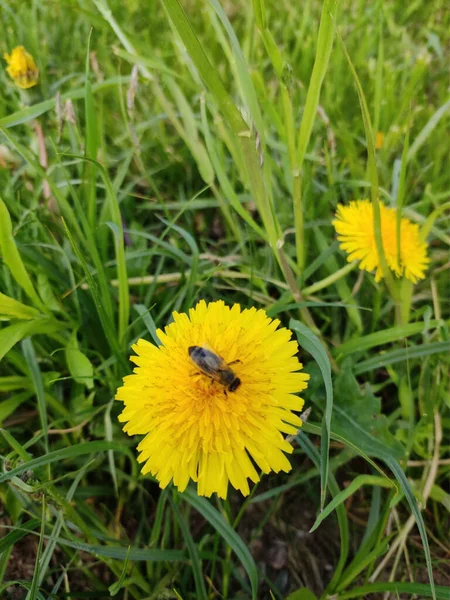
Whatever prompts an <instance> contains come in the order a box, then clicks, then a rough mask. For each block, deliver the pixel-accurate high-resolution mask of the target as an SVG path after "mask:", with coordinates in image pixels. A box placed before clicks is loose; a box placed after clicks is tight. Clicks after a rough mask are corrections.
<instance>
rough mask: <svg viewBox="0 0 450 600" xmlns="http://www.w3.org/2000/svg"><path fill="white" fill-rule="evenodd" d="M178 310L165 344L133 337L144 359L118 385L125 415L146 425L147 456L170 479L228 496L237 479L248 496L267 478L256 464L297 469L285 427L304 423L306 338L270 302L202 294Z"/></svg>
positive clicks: (131, 424)
mask: <svg viewBox="0 0 450 600" xmlns="http://www.w3.org/2000/svg"><path fill="white" fill-rule="evenodd" d="M173 319H174V321H173V323H171V324H170V325H168V326H167V327H166V328H165V329H164V332H163V331H161V330H158V337H159V339H160V341H161V346H159V347H157V346H154V345H153V344H151V343H149V342H147V341H146V340H142V339H141V340H139V341H138V342H137V343H136V344H135V345H134V346H133V350H134V351H135V352H136V356H132V357H131V360H132V361H133V362H134V363H135V364H136V365H137V368H135V369H134V373H133V374H132V375H128V376H127V377H125V378H124V380H123V381H124V382H123V386H122V387H121V388H119V390H118V391H117V395H116V399H117V400H122V401H123V402H124V405H125V406H124V409H123V412H122V413H121V414H120V416H119V421H121V422H124V423H126V425H125V427H124V431H126V432H127V433H128V434H129V435H135V434H144V435H145V437H144V438H143V440H142V441H141V442H140V444H139V445H138V451H139V452H140V454H139V457H138V461H139V462H140V463H144V466H143V468H142V473H144V474H145V473H151V474H152V475H154V477H156V479H157V480H158V481H159V484H160V486H161V487H162V488H165V487H166V486H167V485H168V484H169V482H170V481H173V483H174V485H175V486H176V487H177V488H178V489H179V490H180V491H183V490H184V489H185V488H186V486H187V485H188V483H189V480H190V479H192V480H193V481H195V482H197V491H198V494H199V495H201V496H211V494H213V493H214V492H216V493H217V494H218V495H219V496H220V497H221V498H225V497H226V495H227V489H228V483H230V484H231V485H232V486H233V487H234V488H236V489H238V490H240V491H241V492H242V494H244V495H245V496H246V495H248V494H249V492H250V489H249V484H248V479H250V480H252V481H253V482H255V483H256V482H257V481H259V476H258V473H257V470H256V468H255V467H258V468H259V469H261V470H262V471H263V472H264V473H269V471H275V472H276V473H278V472H279V471H285V472H288V471H289V470H290V469H291V464H290V462H289V460H288V459H287V458H286V456H285V454H284V453H287V454H289V453H291V452H292V446H291V444H289V442H288V441H287V440H286V439H285V438H284V437H283V435H282V433H286V434H295V433H296V432H297V430H298V428H299V427H301V425H302V421H301V419H300V417H299V416H298V415H297V414H295V413H294V412H293V411H297V412H298V411H300V410H301V409H302V407H303V400H302V399H301V398H299V397H298V396H296V395H295V394H296V393H297V392H300V391H301V390H304V389H305V388H306V387H307V381H308V379H309V375H307V374H305V373H299V372H298V371H300V370H301V368H302V365H301V363H300V362H299V361H298V359H297V357H296V353H297V343H296V342H295V341H290V338H291V332H290V331H289V330H288V329H285V328H278V326H279V325H280V322H279V321H277V320H276V319H275V320H272V319H270V318H269V317H268V316H267V315H266V313H265V312H264V311H263V310H257V309H255V308H251V309H245V310H241V307H240V306H239V304H235V305H234V306H232V307H229V306H226V305H225V304H224V302H222V301H218V302H210V303H209V304H206V302H205V301H204V300H202V301H200V302H199V303H198V304H197V305H196V307H195V308H192V309H190V310H189V314H184V313H183V314H179V313H176V312H174V313H173Z"/></svg>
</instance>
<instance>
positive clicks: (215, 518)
mask: <svg viewBox="0 0 450 600" xmlns="http://www.w3.org/2000/svg"><path fill="white" fill-rule="evenodd" d="M180 497H181V498H183V499H184V500H186V502H189V504H190V505H191V506H193V507H194V508H195V510H197V511H198V512H199V513H200V514H201V515H202V516H203V517H204V518H205V519H206V520H207V521H208V522H209V523H211V525H212V526H213V527H214V529H215V530H216V531H217V533H219V534H220V535H221V536H222V537H223V539H224V540H225V542H226V543H227V544H228V545H229V546H230V547H231V548H232V550H233V551H234V552H235V553H236V555H237V557H238V558H239V560H240V561H241V563H242V566H243V567H244V569H245V570H246V572H247V575H248V576H249V579H250V584H251V587H252V599H253V600H256V598H257V592H258V572H257V569H256V564H255V561H254V560H253V557H252V555H251V554H250V551H249V549H248V548H247V546H246V544H245V543H244V541H243V540H242V539H241V538H240V537H239V535H238V534H237V533H236V532H235V531H234V529H232V528H231V526H230V525H229V523H227V522H226V521H225V519H224V518H223V516H222V515H221V514H220V513H219V512H218V511H217V510H216V509H215V508H214V507H213V506H212V505H211V504H210V503H209V502H208V500H206V498H201V497H199V496H197V494H196V493H195V491H194V490H192V489H190V488H187V490H186V491H185V492H183V494H181V495H180Z"/></svg>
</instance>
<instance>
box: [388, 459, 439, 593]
mask: <svg viewBox="0 0 450 600" xmlns="http://www.w3.org/2000/svg"><path fill="white" fill-rule="evenodd" d="M385 461H386V464H387V465H388V467H389V468H390V469H391V471H392V473H393V474H394V475H395V477H396V479H397V481H398V483H399V485H400V487H401V488H402V491H403V493H404V494H405V497H406V500H407V501H408V504H409V507H410V509H411V512H412V513H413V515H414V518H415V519H416V524H417V529H418V530H419V533H420V537H421V539H422V544H423V551H424V554H425V559H426V561H427V570H428V577H429V579H430V587H431V595H432V597H433V599H434V600H436V590H435V586H434V576H433V564H432V562H431V553H430V545H429V543H428V536H427V531H426V528H425V523H424V520H423V517H422V513H421V512H420V509H419V506H418V504H417V500H416V497H415V495H414V492H413V490H412V488H411V485H410V483H409V481H408V479H407V478H406V475H405V473H404V472H403V469H402V468H401V466H400V465H399V464H398V462H397V461H396V460H395V459H393V458H392V457H391V456H387V457H386V459H385Z"/></svg>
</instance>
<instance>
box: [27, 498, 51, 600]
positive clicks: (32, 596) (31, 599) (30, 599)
mask: <svg viewBox="0 0 450 600" xmlns="http://www.w3.org/2000/svg"><path fill="white" fill-rule="evenodd" d="M46 510H47V502H46V497H45V494H44V495H43V496H42V511H41V534H40V536H39V544H38V549H37V552H36V562H35V566H34V572H33V579H32V581H31V588H30V591H29V592H28V594H27V596H26V600H36V597H37V591H38V586H39V579H40V574H41V564H40V563H41V557H42V548H43V547H44V534H45V523H46V514H45V513H46Z"/></svg>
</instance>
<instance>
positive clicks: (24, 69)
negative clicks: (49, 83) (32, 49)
mask: <svg viewBox="0 0 450 600" xmlns="http://www.w3.org/2000/svg"><path fill="white" fill-rule="evenodd" d="M4 57H5V60H6V62H7V63H8V66H7V67H6V71H7V73H8V75H10V77H12V79H14V82H15V83H16V85H18V86H19V87H20V88H22V89H27V88H30V87H33V86H34V85H36V84H37V82H38V79H39V69H38V68H37V66H36V63H35V62H34V58H33V57H32V56H31V54H30V53H29V52H27V51H26V50H25V48H24V47H23V46H16V48H13V50H12V51H11V54H6V53H5V54H4Z"/></svg>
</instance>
